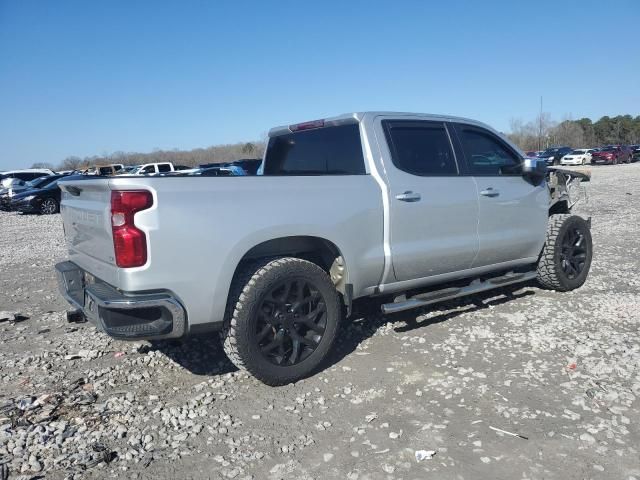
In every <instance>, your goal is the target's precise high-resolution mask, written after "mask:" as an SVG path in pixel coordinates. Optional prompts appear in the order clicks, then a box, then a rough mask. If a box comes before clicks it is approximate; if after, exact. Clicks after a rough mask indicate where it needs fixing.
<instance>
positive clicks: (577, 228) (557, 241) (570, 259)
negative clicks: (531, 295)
mask: <svg viewBox="0 0 640 480" xmlns="http://www.w3.org/2000/svg"><path fill="white" fill-rule="evenodd" d="M592 255H593V246H592V242H591V231H590V230H589V225H588V224H587V222H586V221H585V220H584V219H583V218H582V217H579V216H577V215H566V214H563V215H551V216H550V217H549V223H548V226H547V238H546V242H545V245H544V247H543V249H542V254H541V256H540V260H539V261H538V269H537V270H538V282H539V283H540V284H541V285H542V286H543V287H545V288H549V289H552V290H557V291H560V292H566V291H569V290H574V289H576V288H578V287H580V286H582V284H584V282H585V281H586V279H587V275H588V273H589V268H590V267H591V258H592Z"/></svg>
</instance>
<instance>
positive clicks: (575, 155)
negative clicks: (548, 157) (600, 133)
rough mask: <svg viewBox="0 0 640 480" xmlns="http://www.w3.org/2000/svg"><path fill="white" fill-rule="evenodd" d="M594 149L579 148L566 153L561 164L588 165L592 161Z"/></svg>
mask: <svg viewBox="0 0 640 480" xmlns="http://www.w3.org/2000/svg"><path fill="white" fill-rule="evenodd" d="M592 153H593V150H592V149H589V148H578V149H576V150H573V151H572V152H570V153H568V154H566V155H565V156H564V157H562V159H561V160H560V165H587V164H590V163H591V154H592Z"/></svg>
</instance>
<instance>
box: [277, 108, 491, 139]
mask: <svg viewBox="0 0 640 480" xmlns="http://www.w3.org/2000/svg"><path fill="white" fill-rule="evenodd" d="M378 116H385V117H397V118H401V117H420V118H421V119H424V120H436V121H441V122H458V123H467V124H471V125H477V126H479V127H483V128H488V129H489V130H492V131H495V130H494V129H493V128H491V127H490V126H489V125H487V124H485V123H482V122H479V121H477V120H473V119H471V118H464V117H455V116H452V115H438V114H433V113H415V112H388V111H369V112H352V113H343V114H341V115H336V116H334V117H327V118H324V119H322V120H323V121H324V126H325V127H329V126H331V127H333V126H337V125H345V124H349V123H358V122H361V121H362V120H364V119H365V118H366V117H378ZM291 125H297V123H293V124H289V125H280V126H278V127H274V128H272V129H270V130H269V137H274V136H277V135H283V134H287V133H291V129H290V126H291Z"/></svg>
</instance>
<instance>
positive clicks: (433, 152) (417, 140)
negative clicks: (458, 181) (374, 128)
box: [382, 120, 458, 177]
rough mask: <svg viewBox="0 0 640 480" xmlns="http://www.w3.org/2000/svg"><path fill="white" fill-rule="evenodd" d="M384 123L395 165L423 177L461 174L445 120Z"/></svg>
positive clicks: (386, 121)
mask: <svg viewBox="0 0 640 480" xmlns="http://www.w3.org/2000/svg"><path fill="white" fill-rule="evenodd" d="M382 126H383V128H384V131H385V135H386V137H387V143H388V145H389V149H390V150H391V159H392V161H393V164H394V165H395V166H396V168H398V169H400V170H402V171H404V172H407V173H410V174H412V175H418V176H421V177H431V176H434V177H437V176H456V175H458V166H457V164H456V159H455V156H454V154H453V149H452V148H451V141H450V140H449V135H448V134H447V130H446V128H445V126H444V124H443V123H442V122H430V121H413V120H384V121H383V122H382Z"/></svg>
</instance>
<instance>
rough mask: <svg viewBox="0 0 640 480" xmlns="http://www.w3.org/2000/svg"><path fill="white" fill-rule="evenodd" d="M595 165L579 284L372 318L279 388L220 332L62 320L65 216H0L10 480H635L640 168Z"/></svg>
mask: <svg viewBox="0 0 640 480" xmlns="http://www.w3.org/2000/svg"><path fill="white" fill-rule="evenodd" d="M592 172H593V180H592V182H591V183H590V184H588V185H587V187H586V188H587V191H588V194H589V201H588V203H583V204H581V205H578V206H577V207H576V211H577V213H580V214H582V215H585V216H590V217H592V222H593V224H592V234H593V242H594V250H595V253H594V260H593V265H592V270H591V274H590V276H589V278H588V280H587V282H586V284H585V285H584V286H583V287H582V288H580V289H578V290H576V291H573V292H569V293H556V292H551V291H545V290H542V289H540V288H538V287H536V286H535V285H534V284H531V285H524V286H517V287H513V288H511V289H503V290H498V291H494V292H490V293H487V294H485V295H479V296H474V297H472V298H467V299H460V300H457V301H453V302H447V303H444V304H440V305H436V306H432V307H429V308H427V309H422V310H415V311H409V312H404V313H402V314H397V315H393V316H387V317H383V316H381V315H380V314H377V313H368V314H363V315H360V316H357V318H355V319H354V320H353V321H349V322H346V323H345V325H344V326H343V328H342V330H341V332H340V340H339V342H338V345H337V348H336V349H335V351H334V352H333V354H332V356H331V359H330V362H328V366H327V368H326V369H324V370H322V371H320V372H319V373H318V374H316V375H315V376H313V377H311V378H308V379H306V380H303V381H300V382H298V383H296V384H293V385H288V386H285V387H280V388H271V387H267V386H265V385H263V384H261V383H259V382H257V381H256V380H254V379H253V378H251V377H250V376H248V375H247V374H245V373H243V372H239V371H237V370H236V369H235V368H234V367H233V366H232V365H231V364H230V363H229V361H228V360H227V359H226V358H225V357H224V355H223V353H222V351H221V349H220V348H219V346H218V342H217V341H216V339H215V337H202V338H191V339H187V340H185V341H179V342H159V343H149V342H122V341H117V340H113V339H111V338H109V337H107V336H105V335H104V334H102V333H98V332H96V331H95V329H94V328H93V327H92V325H91V324H88V323H85V324H70V323H67V322H66V319H65V311H66V309H67V304H66V302H65V301H64V300H63V299H62V298H61V297H60V295H59V294H58V291H57V285H56V280H55V275H54V272H53V266H54V264H55V263H56V262H57V261H61V260H64V259H65V245H64V239H63V232H62V225H61V222H60V217H59V215H54V216H36V215H21V214H16V213H7V212H0V312H2V315H1V317H2V319H0V475H2V478H4V475H5V473H6V474H7V475H8V478H10V479H13V478H24V479H30V478H42V476H44V477H45V478H47V479H72V478H73V479H79V478H82V479H85V478H88V479H92V478H155V479H174V478H196V479H200V478H202V479H205V478H207V479H208V478H211V479H234V478H235V479H269V480H277V479H306V480H311V479H318V480H320V479H332V478H336V479H349V480H365V479H372V480H375V479H419V478H420V479H422V478H437V479H479V478H483V479H484V478H487V479H489V478H490V479H513V478H523V479H563V480H564V479H588V478H619V479H627V480H632V479H640V451H639V450H640V402H639V401H638V396H639V395H640V329H639V327H640V276H639V275H638V270H639V268H640V260H639V258H640V163H635V164H631V165H617V166H601V167H598V166H594V167H593V168H592ZM363 310H364V311H369V312H375V311H376V309H375V308H370V309H368V308H364V309H363ZM502 431H505V432H508V433H511V434H515V435H519V436H514V435H510V434H508V433H502ZM523 437H524V438H523Z"/></svg>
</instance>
